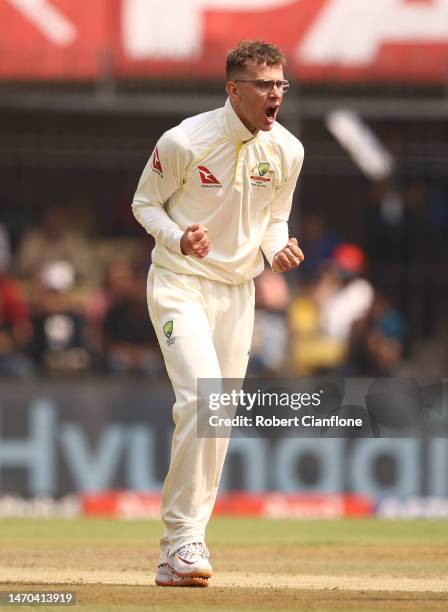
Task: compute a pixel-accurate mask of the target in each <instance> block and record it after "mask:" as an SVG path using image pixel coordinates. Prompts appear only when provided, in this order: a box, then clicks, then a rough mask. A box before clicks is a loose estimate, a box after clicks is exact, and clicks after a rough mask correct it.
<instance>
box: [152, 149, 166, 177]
mask: <svg viewBox="0 0 448 612" xmlns="http://www.w3.org/2000/svg"><path fill="white" fill-rule="evenodd" d="M151 167H152V169H153V171H154V172H155V173H156V174H158V175H159V176H160V177H162V178H163V170H162V164H161V163H160V157H159V150H158V148H157V147H156V148H155V149H154V153H153V154H152V164H151Z"/></svg>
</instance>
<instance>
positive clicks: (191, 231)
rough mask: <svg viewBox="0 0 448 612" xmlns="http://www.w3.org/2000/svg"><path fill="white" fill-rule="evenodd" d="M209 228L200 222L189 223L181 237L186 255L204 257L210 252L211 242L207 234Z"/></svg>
mask: <svg viewBox="0 0 448 612" xmlns="http://www.w3.org/2000/svg"><path fill="white" fill-rule="evenodd" d="M207 233H208V229H207V228H206V227H204V226H203V225H200V224H199V223H194V224H193V225H189V226H188V227H187V229H186V230H185V232H184V234H183V236H182V238H181V239H180V248H181V251H182V253H183V254H184V255H194V256H195V257H199V259H203V258H204V257H206V256H207V255H208V254H209V253H210V248H211V246H212V245H211V242H210V240H209V239H208V236H207Z"/></svg>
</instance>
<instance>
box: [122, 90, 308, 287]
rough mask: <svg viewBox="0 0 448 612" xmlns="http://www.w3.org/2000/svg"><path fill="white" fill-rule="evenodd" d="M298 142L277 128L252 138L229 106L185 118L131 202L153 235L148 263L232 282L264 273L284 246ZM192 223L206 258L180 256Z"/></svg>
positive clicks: (166, 137) (165, 139) (299, 159)
mask: <svg viewBox="0 0 448 612" xmlns="http://www.w3.org/2000/svg"><path fill="white" fill-rule="evenodd" d="M303 156H304V150H303V146H302V144H301V143H300V141H299V140H298V139H297V138H296V137H295V136H293V135H292V134H291V133H290V132H288V130H287V129H285V128H284V127H283V126H282V125H280V124H279V123H277V122H276V123H274V126H273V128H272V130H270V131H266V132H264V131H261V130H260V131H258V132H257V133H256V134H255V135H254V134H252V133H251V132H250V131H249V130H248V129H247V128H246V127H245V126H244V124H243V123H242V122H241V120H240V119H239V117H238V116H237V114H236V113H235V111H234V110H233V108H232V105H231V103H230V100H229V99H227V102H226V104H225V106H224V107H223V108H219V109H216V110H213V111H210V112H208V113H202V114H200V115H196V116H195V117H190V118H188V119H185V120H184V121H182V123H180V124H179V125H178V126H176V127H174V128H172V129H171V130H168V131H167V132H165V133H164V134H163V135H162V137H161V138H160V140H159V141H158V143H157V145H156V148H155V149H154V152H153V154H152V155H151V157H150V159H149V161H148V163H147V165H146V167H145V169H144V170H143V174H142V176H141V178H140V181H139V184H138V187H137V191H136V193H135V196H134V201H133V203H132V210H133V213H134V215H135V217H136V219H137V220H138V221H139V223H141V225H142V226H143V227H144V228H145V229H146V231H147V232H148V233H149V234H151V235H152V236H154V238H155V241H156V246H155V248H154V250H153V252H152V261H153V262H154V263H155V264H157V265H159V266H162V267H164V268H167V269H169V270H172V271H173V272H177V273H180V274H197V275H200V276H205V277H207V278H209V279H211V280H217V281H221V282H225V283H230V284H239V283H242V282H245V281H247V280H249V279H251V278H254V277H255V276H257V275H258V274H260V273H261V272H262V271H263V267H264V264H263V256H262V253H261V251H263V253H264V254H265V256H266V258H267V260H268V261H269V263H272V259H273V257H274V255H275V254H276V253H277V252H278V251H280V250H281V249H282V248H283V247H285V246H286V243H287V242H288V238H289V236H288V224H287V222H288V218H289V213H290V210H291V205H292V197H293V192H294V188H295V185H296V182H297V178H298V176H299V173H300V169H301V167H302V163H303ZM193 223H201V224H202V225H205V226H206V227H207V228H208V230H209V231H208V237H209V239H210V241H211V250H210V253H209V254H208V255H207V257H205V258H204V259H198V258H197V257H194V256H185V255H183V254H182V252H181V249H180V239H181V236H182V234H183V233H184V231H185V229H186V228H187V227H188V226H189V225H192V224H193Z"/></svg>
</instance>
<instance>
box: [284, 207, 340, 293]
mask: <svg viewBox="0 0 448 612" xmlns="http://www.w3.org/2000/svg"><path fill="white" fill-rule="evenodd" d="M299 235H300V239H301V248H302V250H303V252H304V253H306V257H305V259H304V261H303V262H302V263H301V265H300V268H297V271H295V272H296V274H294V275H295V277H296V278H297V279H300V281H301V282H302V281H305V282H313V281H315V280H316V278H317V276H318V274H319V271H320V269H321V267H322V264H323V263H324V262H326V261H328V260H329V259H330V257H331V255H332V253H333V252H334V250H335V249H336V247H337V246H338V244H339V243H340V240H339V239H338V238H337V236H335V235H334V234H332V233H330V232H329V231H328V229H327V227H326V225H325V222H324V220H323V218H322V215H319V214H318V213H316V212H312V211H310V212H306V213H304V214H303V216H302V218H301V220H300V231H299ZM290 276H292V275H290Z"/></svg>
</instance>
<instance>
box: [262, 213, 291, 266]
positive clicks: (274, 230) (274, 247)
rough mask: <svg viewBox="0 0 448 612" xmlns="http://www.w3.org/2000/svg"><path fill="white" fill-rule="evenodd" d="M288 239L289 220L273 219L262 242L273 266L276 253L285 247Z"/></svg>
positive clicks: (264, 251) (263, 248) (266, 255)
mask: <svg viewBox="0 0 448 612" xmlns="http://www.w3.org/2000/svg"><path fill="white" fill-rule="evenodd" d="M288 239H289V233H288V223H287V221H280V220H275V219H272V220H271V221H270V223H269V225H268V228H267V230H266V232H265V235H264V238H263V240H262V243H261V249H262V251H263V253H264V255H265V257H266V259H267V260H268V262H269V264H270V265H271V266H272V260H273V259H274V255H275V254H276V253H278V252H279V251H281V250H282V249H283V248H284V247H285V245H286V243H287V242H288Z"/></svg>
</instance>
